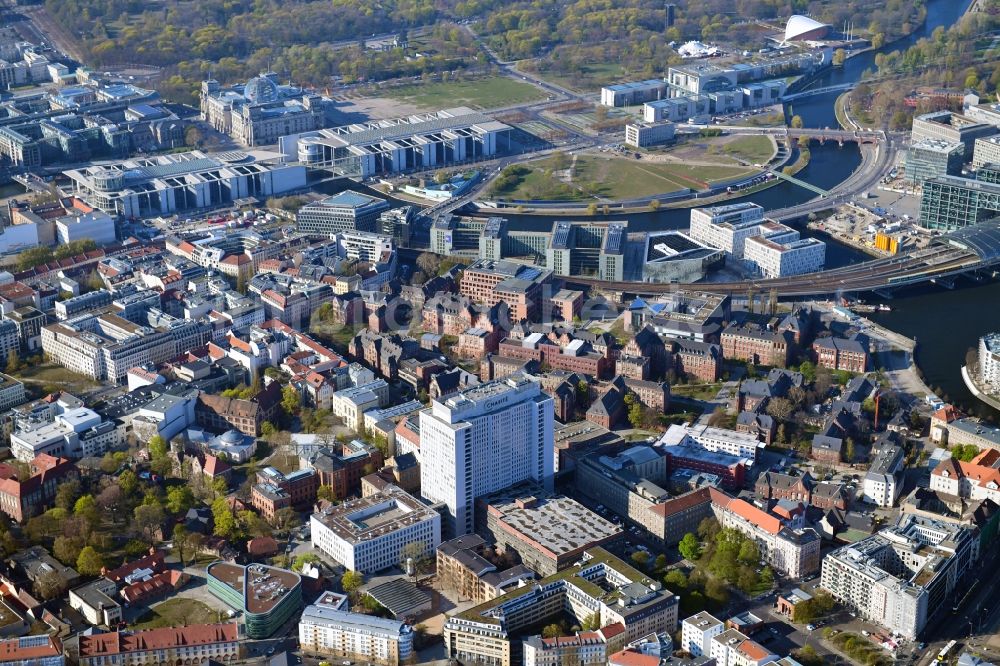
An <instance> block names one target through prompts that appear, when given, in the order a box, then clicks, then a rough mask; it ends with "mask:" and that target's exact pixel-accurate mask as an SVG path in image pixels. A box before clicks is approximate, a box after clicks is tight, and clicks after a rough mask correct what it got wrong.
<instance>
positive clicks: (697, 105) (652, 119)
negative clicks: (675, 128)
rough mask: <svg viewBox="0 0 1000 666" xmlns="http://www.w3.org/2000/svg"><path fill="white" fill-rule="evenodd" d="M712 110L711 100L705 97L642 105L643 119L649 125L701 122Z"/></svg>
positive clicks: (688, 96) (695, 96)
mask: <svg viewBox="0 0 1000 666" xmlns="http://www.w3.org/2000/svg"><path fill="white" fill-rule="evenodd" d="M710 110H711V100H710V99H709V98H708V97H706V96H704V95H693V94H688V95H683V96H680V97H667V98H665V99H658V100H656V101H653V102H646V103H645V104H643V105H642V119H643V121H645V122H647V123H660V122H664V121H670V122H674V123H686V122H690V121H691V120H692V119H694V120H701V119H702V118H704V117H705V116H706V115H708V113H710Z"/></svg>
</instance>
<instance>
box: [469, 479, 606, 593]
mask: <svg viewBox="0 0 1000 666" xmlns="http://www.w3.org/2000/svg"><path fill="white" fill-rule="evenodd" d="M479 502H480V503H481V505H482V507H483V510H482V512H481V514H482V515H483V516H484V517H485V523H486V524H485V532H488V533H489V534H490V535H492V537H493V540H494V542H495V543H496V545H497V547H498V548H500V549H501V550H503V551H505V552H506V551H511V550H512V551H514V552H516V553H517V554H518V557H519V559H520V561H521V563H522V564H524V565H526V566H527V567H529V568H531V569H532V570H533V571H536V572H537V573H538V574H539V575H540V576H551V575H553V574H554V573H556V572H557V571H559V570H561V569H565V568H567V567H570V566H572V565H573V564H575V563H576V562H577V560H579V559H580V556H581V555H582V554H583V551H585V550H588V549H590V548H593V547H595V546H605V545H608V544H611V543H613V542H615V541H617V540H619V539H621V538H622V534H623V532H622V528H621V527H619V526H618V525H615V524H614V523H612V522H610V521H607V520H605V519H604V518H601V517H600V516H599V515H597V514H596V513H594V512H593V511H590V510H589V509H587V508H586V507H584V506H583V505H582V504H580V503H579V502H577V501H576V500H574V499H572V498H569V497H564V496H559V495H552V494H551V493H548V492H546V491H545V490H544V489H543V488H542V487H540V486H538V485H535V484H530V483H526V484H519V485H517V486H514V487H513V488H509V489H507V490H502V491H500V492H499V493H495V494H493V495H489V496H487V497H484V498H482V499H480V500H479ZM482 531H483V530H482V529H480V532H482ZM485 532H483V533H485Z"/></svg>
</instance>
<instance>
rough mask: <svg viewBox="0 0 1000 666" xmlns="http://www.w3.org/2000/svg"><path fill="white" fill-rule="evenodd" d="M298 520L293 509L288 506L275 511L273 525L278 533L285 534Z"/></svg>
mask: <svg viewBox="0 0 1000 666" xmlns="http://www.w3.org/2000/svg"><path fill="white" fill-rule="evenodd" d="M298 519H299V515H298V514H297V513H295V509H293V508H292V507H290V506H286V507H284V508H282V509H279V510H278V511H275V513H274V521H273V524H274V526H275V527H276V528H278V529H279V530H280V531H282V532H287V531H288V530H290V529H291V528H292V527H294V526H295V523H297V522H298Z"/></svg>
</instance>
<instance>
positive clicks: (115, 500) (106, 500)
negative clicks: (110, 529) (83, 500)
mask: <svg viewBox="0 0 1000 666" xmlns="http://www.w3.org/2000/svg"><path fill="white" fill-rule="evenodd" d="M123 498H124V494H123V493H122V489H121V488H120V487H119V486H117V485H114V484H109V485H107V486H105V487H104V489H103V490H101V492H99V493H98V494H97V497H95V498H94V499H95V500H97V506H98V507H99V508H100V509H101V511H104V512H105V513H108V514H111V515H115V514H117V513H118V509H119V508H120V507H121V503H122V499H123Z"/></svg>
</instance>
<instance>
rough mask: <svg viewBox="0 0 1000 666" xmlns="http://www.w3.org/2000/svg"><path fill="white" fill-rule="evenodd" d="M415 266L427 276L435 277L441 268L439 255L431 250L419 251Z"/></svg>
mask: <svg viewBox="0 0 1000 666" xmlns="http://www.w3.org/2000/svg"><path fill="white" fill-rule="evenodd" d="M417 267H418V268H419V269H420V270H421V271H423V273H424V275H426V276H427V277H428V278H432V277H435V276H437V274H438V271H439V270H440V268H441V257H439V256H438V255H436V254H434V253H432V252H421V253H420V254H419V255H418V256H417Z"/></svg>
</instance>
